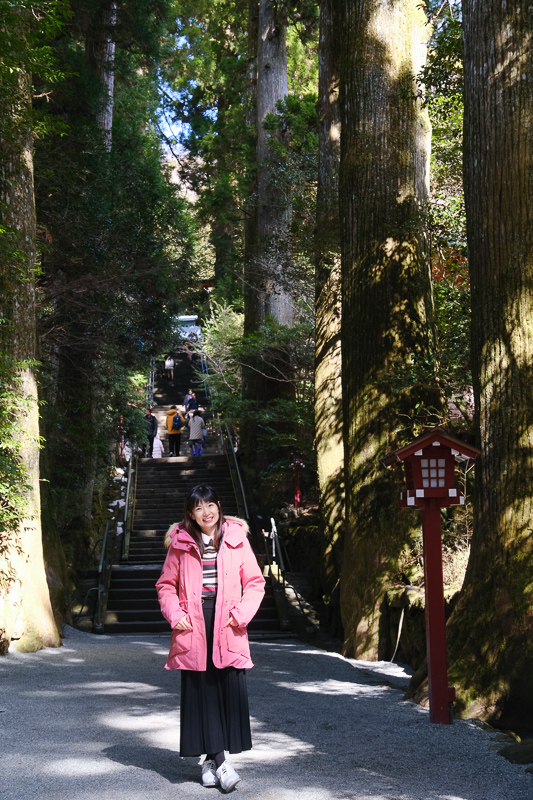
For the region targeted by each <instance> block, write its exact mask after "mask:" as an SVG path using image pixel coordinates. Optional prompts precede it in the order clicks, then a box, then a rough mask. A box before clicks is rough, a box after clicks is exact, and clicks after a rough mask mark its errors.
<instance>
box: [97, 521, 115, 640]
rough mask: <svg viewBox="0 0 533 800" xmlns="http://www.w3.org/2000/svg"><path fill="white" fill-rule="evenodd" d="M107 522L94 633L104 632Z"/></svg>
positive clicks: (109, 572) (101, 556)
mask: <svg viewBox="0 0 533 800" xmlns="http://www.w3.org/2000/svg"><path fill="white" fill-rule="evenodd" d="M108 534H109V522H107V523H106V526H105V532H104V538H103V541H102V552H101V553H100V564H99V566H98V599H97V601H96V609H95V613H94V622H93V630H94V632H95V633H103V632H104V619H105V612H106V608H107V594H108V590H109V578H110V576H111V570H110V569H109V567H110V566H111V564H110V560H109V557H108V552H107V551H108V547H109V542H110V541H111V538H110V537H109V535H108Z"/></svg>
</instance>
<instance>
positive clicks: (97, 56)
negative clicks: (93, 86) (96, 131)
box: [86, 0, 117, 151]
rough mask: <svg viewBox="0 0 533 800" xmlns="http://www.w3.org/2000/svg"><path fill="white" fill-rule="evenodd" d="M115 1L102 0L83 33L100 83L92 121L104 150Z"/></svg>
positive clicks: (109, 133)
mask: <svg viewBox="0 0 533 800" xmlns="http://www.w3.org/2000/svg"><path fill="white" fill-rule="evenodd" d="M116 23H117V3H116V0H105V2H103V4H102V7H101V9H100V14H99V17H98V21H97V23H96V24H94V25H92V26H91V28H90V30H89V33H88V36H87V45H86V51H87V57H88V60H89V64H90V65H91V67H92V68H93V69H94V70H95V72H96V74H97V75H98V76H99V78H100V82H101V84H102V97H101V100H100V105H99V108H98V110H97V112H96V123H97V125H98V127H99V128H100V130H101V132H102V138H103V142H104V146H105V148H106V150H108V151H110V150H111V147H112V144H113V106H114V89H115V38H114V37H115V26H116Z"/></svg>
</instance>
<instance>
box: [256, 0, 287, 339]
mask: <svg viewBox="0 0 533 800" xmlns="http://www.w3.org/2000/svg"><path fill="white" fill-rule="evenodd" d="M258 33H259V35H258V49H257V164H258V180H257V195H258V196H257V250H256V257H255V266H256V269H257V270H258V272H259V274H260V275H262V279H261V286H262V289H263V291H262V292H260V294H259V309H258V310H259V316H260V317H261V318H262V317H265V316H267V315H268V314H271V315H272V316H273V317H274V319H276V320H277V322H279V323H281V324H282V325H291V324H292V323H293V321H294V311H293V303H292V299H291V295H290V292H289V290H288V286H287V278H286V274H285V273H286V263H287V260H288V255H289V227H290V204H289V201H288V198H287V197H286V196H285V195H284V193H283V186H281V187H280V184H279V181H275V180H273V176H272V170H271V167H270V164H269V160H271V159H272V154H271V152H270V148H269V146H268V139H269V138H270V135H269V134H268V133H267V132H266V131H265V129H264V127H263V123H264V121H265V118H266V116H267V114H272V113H275V112H276V103H277V102H278V100H282V99H283V98H284V97H286V96H287V94H288V92H289V89H288V84H287V45H286V38H287V26H286V21H285V20H284V19H283V18H282V17H281V14H280V10H279V8H278V9H276V5H275V3H274V2H273V1H272V0H260V3H259V31H258Z"/></svg>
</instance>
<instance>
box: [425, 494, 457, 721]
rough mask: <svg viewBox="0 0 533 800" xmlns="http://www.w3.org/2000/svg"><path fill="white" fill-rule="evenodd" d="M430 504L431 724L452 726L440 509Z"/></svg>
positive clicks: (428, 638) (427, 580)
mask: <svg viewBox="0 0 533 800" xmlns="http://www.w3.org/2000/svg"><path fill="white" fill-rule="evenodd" d="M426 503H427V505H425V506H424V507H423V510H422V536H423V540H424V578H425V584H426V647H427V661H428V678H429V718H430V720H431V722H436V723H440V724H441V725H449V724H450V723H451V714H450V703H451V702H453V700H454V699H455V689H454V688H453V687H451V686H450V687H449V686H448V666H447V659H446V617H445V613H444V581H443V575H442V545H441V522H440V506H439V505H438V504H437V502H436V501H435V500H431V499H428V500H427V501H426Z"/></svg>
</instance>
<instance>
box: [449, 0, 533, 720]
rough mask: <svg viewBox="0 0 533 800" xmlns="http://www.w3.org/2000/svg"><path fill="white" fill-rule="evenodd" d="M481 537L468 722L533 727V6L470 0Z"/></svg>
mask: <svg viewBox="0 0 533 800" xmlns="http://www.w3.org/2000/svg"><path fill="white" fill-rule="evenodd" d="M463 23H464V52H465V139H464V143H465V155H464V184H465V201H466V212H467V237H468V260H469V268H470V280H471V288H472V363H473V380H474V393H475V409H476V422H477V435H478V437H479V446H480V447H481V450H482V453H481V456H480V457H479V458H478V460H477V462H476V492H475V506H474V533H473V537H472V545H471V556H470V560H469V564H468V569H467V574H466V577H465V582H464V586H463V591H462V594H461V597H460V601H459V604H458V606H457V608H456V610H455V612H454V614H453V616H452V620H451V622H450V626H449V633H448V641H449V646H450V662H451V666H450V680H451V681H453V683H454V684H455V686H456V687H457V689H458V693H459V707H460V709H462V712H463V713H464V714H466V715H467V716H472V715H476V716H483V717H486V718H489V719H492V720H499V721H500V724H504V725H506V726H515V727H514V729H515V730H516V726H517V725H521V726H526V727H528V726H529V727H531V724H532V721H533V636H532V634H533V584H532V582H531V575H532V574H533V538H532V537H531V519H532V517H533V488H532V487H533V403H532V402H531V393H532V389H533V376H532V367H531V365H532V363H533V182H532V168H533V134H532V130H531V118H532V115H533V85H532V78H533V70H532V58H533V56H532V51H531V34H532V31H533V8H532V7H531V6H529V5H526V6H524V5H522V6H521V5H520V4H519V3H516V2H508V3H501V2H496V0H486V2H484V3H483V4H481V3H480V2H479V0H465V2H464V4H463Z"/></svg>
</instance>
